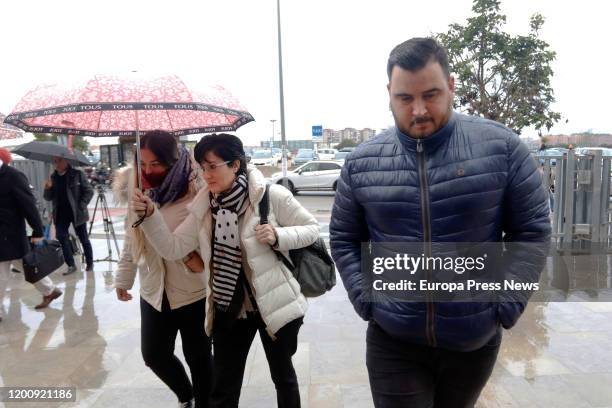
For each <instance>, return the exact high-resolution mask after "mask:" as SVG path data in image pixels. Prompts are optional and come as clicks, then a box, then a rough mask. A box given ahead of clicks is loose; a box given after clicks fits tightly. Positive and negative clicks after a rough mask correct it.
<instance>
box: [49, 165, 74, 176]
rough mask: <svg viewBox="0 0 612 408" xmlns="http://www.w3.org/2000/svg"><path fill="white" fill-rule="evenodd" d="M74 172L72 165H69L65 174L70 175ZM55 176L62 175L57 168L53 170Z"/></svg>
mask: <svg viewBox="0 0 612 408" xmlns="http://www.w3.org/2000/svg"><path fill="white" fill-rule="evenodd" d="M72 173H73V168H72V166H71V165H68V167H67V168H66V172H65V173H64V176H70V175H72ZM52 176H53V177H60V174H59V173H58V172H57V170H53V173H52Z"/></svg>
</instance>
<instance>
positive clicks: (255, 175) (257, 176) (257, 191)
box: [187, 165, 266, 220]
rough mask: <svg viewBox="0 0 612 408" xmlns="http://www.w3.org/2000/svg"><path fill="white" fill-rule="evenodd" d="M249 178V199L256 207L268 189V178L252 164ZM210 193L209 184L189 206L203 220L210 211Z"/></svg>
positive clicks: (248, 170) (248, 167)
mask: <svg viewBox="0 0 612 408" xmlns="http://www.w3.org/2000/svg"><path fill="white" fill-rule="evenodd" d="M247 179H248V181H249V201H250V202H251V206H252V207H256V206H257V204H258V203H259V202H260V201H261V198H262V197H263V195H264V192H265V190H266V179H265V177H264V176H263V174H262V173H261V171H259V170H257V169H256V168H255V166H252V165H249V166H247ZM209 194H210V190H209V189H208V186H205V187H204V188H202V189H201V190H200V191H199V192H198V194H197V195H196V196H195V198H194V199H193V201H192V202H191V203H190V204H189V205H188V206H187V208H188V210H189V212H191V213H192V214H193V215H195V217H196V218H197V219H198V220H202V219H203V218H204V216H206V214H207V213H208V212H209V211H210V198H209Z"/></svg>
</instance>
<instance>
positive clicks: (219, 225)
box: [210, 174, 249, 311]
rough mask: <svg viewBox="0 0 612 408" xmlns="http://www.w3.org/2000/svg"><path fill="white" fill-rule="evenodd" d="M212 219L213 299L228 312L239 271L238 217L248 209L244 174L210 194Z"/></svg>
mask: <svg viewBox="0 0 612 408" xmlns="http://www.w3.org/2000/svg"><path fill="white" fill-rule="evenodd" d="M210 206H211V212H212V216H213V221H214V223H215V225H214V236H215V239H214V241H213V258H212V264H213V300H214V302H215V303H216V304H217V305H218V307H219V308H220V309H221V310H223V311H227V310H228V309H229V307H230V304H231V302H232V298H233V297H234V292H235V291H236V286H237V282H238V280H239V278H240V274H241V271H242V250H241V249H240V235H239V229H238V217H239V216H241V215H242V214H244V212H245V211H246V209H247V207H248V206H249V193H248V182H247V178H246V176H245V175H243V174H241V175H239V176H238V177H236V180H235V181H234V184H233V185H232V188H231V189H230V190H229V191H228V192H226V193H222V194H219V195H218V196H217V197H213V195H212V193H211V194H210Z"/></svg>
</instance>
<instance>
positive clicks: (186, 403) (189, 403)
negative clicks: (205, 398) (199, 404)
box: [178, 398, 195, 408]
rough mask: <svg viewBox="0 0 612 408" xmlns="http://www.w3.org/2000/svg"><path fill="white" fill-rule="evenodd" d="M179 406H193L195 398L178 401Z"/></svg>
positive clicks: (181, 407) (190, 407)
mask: <svg viewBox="0 0 612 408" xmlns="http://www.w3.org/2000/svg"><path fill="white" fill-rule="evenodd" d="M178 406H179V408H193V407H195V400H194V399H193V398H192V399H190V400H189V401H187V402H179V405H178Z"/></svg>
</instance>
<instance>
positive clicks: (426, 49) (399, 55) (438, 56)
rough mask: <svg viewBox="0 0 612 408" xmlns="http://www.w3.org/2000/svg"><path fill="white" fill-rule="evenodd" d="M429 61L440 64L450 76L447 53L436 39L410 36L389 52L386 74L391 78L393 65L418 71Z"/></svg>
mask: <svg viewBox="0 0 612 408" xmlns="http://www.w3.org/2000/svg"><path fill="white" fill-rule="evenodd" d="M430 61H435V62H437V63H439V64H440V66H441V67H442V70H443V71H444V74H445V75H446V76H447V77H448V76H450V67H449V65H448V54H447V53H446V50H445V49H444V47H442V46H441V45H440V44H439V43H438V42H437V41H436V40H434V39H433V38H431V37H428V38H419V37H415V38H411V39H409V40H408V41H404V42H403V43H401V44H399V45H397V46H395V48H393V50H392V51H391V54H389V60H388V61H387V75H388V77H389V81H390V80H391V72H392V71H393V67H394V66H396V65H397V66H399V67H400V68H402V69H405V70H407V71H413V72H414V71H418V70H420V69H422V68H424V67H425V65H427V64H428V63H429V62H430Z"/></svg>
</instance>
